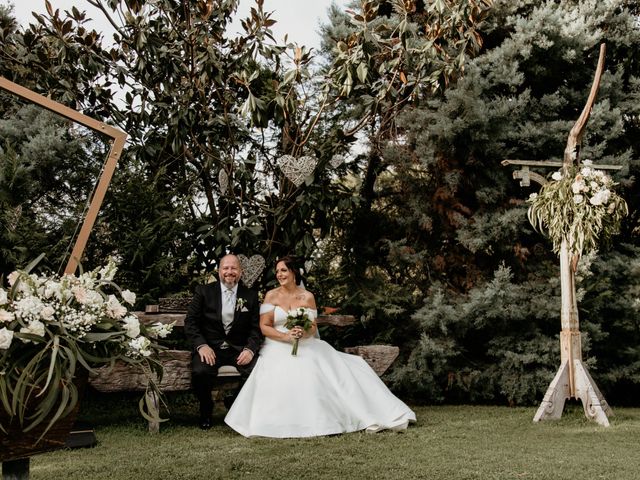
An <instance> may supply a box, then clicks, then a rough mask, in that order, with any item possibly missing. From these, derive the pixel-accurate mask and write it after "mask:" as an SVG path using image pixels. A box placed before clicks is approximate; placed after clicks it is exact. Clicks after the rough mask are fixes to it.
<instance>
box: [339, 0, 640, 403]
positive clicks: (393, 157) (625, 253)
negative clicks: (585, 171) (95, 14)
mask: <svg viewBox="0 0 640 480" xmlns="http://www.w3.org/2000/svg"><path fill="white" fill-rule="evenodd" d="M636 13H637V12H636ZM483 31H484V32H485V35H486V37H485V50H484V51H483V52H482V53H481V54H480V55H479V56H478V57H477V58H475V59H474V60H473V61H471V62H470V63H469V64H468V65H467V67H466V69H465V76H464V78H462V79H460V80H459V81H458V82H457V83H456V84H455V85H453V86H451V87H450V88H449V89H447V90H446V91H445V92H444V93H443V95H442V96H440V97H438V98H434V97H431V98H428V99H424V101H422V102H421V104H420V105H419V106H417V107H416V108H411V109H406V110H405V112H404V113H403V114H402V116H401V117H400V118H399V120H398V129H399V133H398V135H397V136H396V137H395V138H394V139H392V141H389V142H388V143H387V144H386V146H385V147H384V148H383V150H382V151H383V153H384V155H383V159H384V160H383V161H384V163H383V164H384V171H383V173H382V174H381V175H380V176H379V178H378V181H377V183H376V196H375V201H374V203H373V207H372V209H371V211H370V215H369V218H368V219H367V222H369V224H371V225H376V228H375V229H371V228H369V229H361V230H360V231H359V236H358V237H357V238H358V243H357V245H358V257H357V258H356V259H355V260H354V261H357V262H358V263H359V268H358V270H357V278H353V279H351V278H350V279H349V283H351V284H356V285H358V287H360V288H359V289H358V290H359V292H361V295H359V296H357V297H356V298H355V299H354V302H353V303H354V307H353V308H358V307H361V308H363V313H366V314H368V315H370V317H371V320H370V321H369V322H368V330H369V332H370V335H371V337H373V338H375V339H377V340H379V341H392V342H393V343H398V344H403V345H404V346H405V353H406V355H407V356H406V358H405V363H404V365H403V366H402V367H400V368H396V369H395V371H394V373H393V374H392V377H391V378H392V379H393V381H394V382H395V386H396V387H397V388H402V389H403V390H404V391H406V392H407V393H413V394H415V395H416V397H415V398H416V399H422V400H424V401H501V402H509V403H534V402H535V401H536V400H539V399H540V398H541V397H542V394H543V393H544V391H545V389H546V387H547V385H548V383H549V382H550V380H551V378H552V377H553V372H554V371H555V370H556V369H557V367H558V364H559V342H558V332H559V330H560V321H559V310H560V301H559V294H560V292H559V285H558V281H557V276H558V265H557V262H558V260H557V257H556V256H555V255H554V254H553V253H552V249H551V244H550V243H549V242H548V241H546V240H545V239H544V237H543V236H541V235H540V234H538V233H537V232H534V231H533V230H532V228H531V226H530V225H529V223H528V221H527V217H526V206H525V204H524V199H526V198H527V197H528V196H529V194H530V193H531V192H535V191H537V188H538V187H537V186H536V185H535V184H532V186H531V187H528V188H520V187H519V186H518V184H517V182H515V181H514V180H513V179H512V178H511V173H512V172H511V169H513V168H514V167H509V168H505V167H503V166H501V161H502V160H504V159H530V160H556V161H561V160H562V153H563V151H564V147H565V144H566V141H567V136H568V133H569V131H570V129H571V127H572V125H573V124H574V123H575V121H576V120H577V118H578V116H579V114H580V111H581V110H582V108H583V106H584V103H585V102H586V98H587V95H588V92H589V89H590V86H591V82H592V79H593V75H594V72H595V65H596V61H597V56H598V50H599V44H600V42H602V41H605V42H606V43H607V52H608V55H607V63H606V66H607V69H606V73H605V75H604V77H603V80H602V85H601V89H600V93H599V97H598V99H599V100H598V101H597V102H596V105H595V107H594V109H593V112H592V115H591V119H590V121H589V123H588V125H587V130H586V134H585V137H584V140H583V148H582V158H583V159H591V160H593V161H594V162H595V163H605V164H607V163H610V164H618V165H623V166H624V169H623V170H622V172H620V173H618V174H617V175H616V178H615V179H616V181H619V182H620V183H621V186H622V187H623V190H622V195H623V197H625V198H626V199H627V201H628V203H629V207H630V216H629V217H628V218H627V219H626V220H625V221H624V224H623V226H622V234H621V236H620V237H618V238H617V240H616V241H617V242H618V243H615V242H614V245H613V247H614V250H613V252H611V253H610V254H608V256H603V257H599V258H597V259H596V260H594V261H593V264H592V265H591V268H592V272H591V273H592V274H591V275H590V276H589V277H588V278H586V279H585V280H584V281H583V283H582V284H581V288H583V289H584V292H581V294H580V300H581V302H580V303H579V307H580V315H581V321H582V331H583V337H584V345H583V351H584V354H585V357H586V358H588V359H589V364H590V365H591V366H592V370H593V372H594V376H595V378H596V381H597V382H599V385H601V387H602V388H603V389H604V391H605V392H606V394H605V395H607V396H609V397H610V398H612V399H616V400H617V401H624V399H630V398H632V392H634V391H637V388H638V383H637V373H638V370H637V368H638V360H639V359H640V350H639V349H638V343H639V340H640V330H639V329H638V322H637V320H636V315H637V313H636V308H637V305H636V300H635V297H634V296H633V294H630V293H629V290H630V285H633V284H634V283H635V282H636V281H637V280H636V277H635V274H634V273H631V272H633V271H634V270H633V268H632V265H634V263H635V259H636V257H637V248H636V246H635V245H636V244H637V241H638V239H637V236H636V234H635V232H636V228H637V207H638V205H637V187H636V186H635V184H634V183H633V178H634V176H636V175H637V169H638V159H639V158H640V156H639V153H640V152H639V151H638V146H637V142H635V138H637V137H638V119H639V118H640V111H639V106H638V105H639V104H638V102H637V98H638V93H639V87H640V83H639V82H638V78H639V76H638V75H639V73H640V72H639V71H638V65H637V63H636V62H635V61H633V60H631V61H630V60H629V59H630V58H632V57H634V54H633V51H634V50H633V49H634V48H637V46H638V44H639V42H640V29H638V26H637V17H636V16H634V15H632V13H631V12H629V10H628V9H625V8H624V2H619V1H608V2H593V1H581V2H507V1H502V2H496V4H495V5H494V8H493V9H492V11H491V15H490V16H489V17H488V18H487V20H486V22H485V24H484V26H483ZM539 172H540V173H542V174H543V175H547V174H550V173H551V171H549V170H544V169H542V170H539ZM348 228H350V226H349V225H348V224H345V229H348ZM620 242H624V245H623V244H621V243H620ZM611 258H617V259H621V258H624V259H625V260H624V261H622V260H619V261H618V262H616V264H617V265H618V267H619V269H620V270H621V271H616V270H614V269H613V268H605V267H604V266H605V265H607V262H608V261H609V262H610V261H611V260H610V259H611ZM586 267H587V265H586V264H585V265H583V268H586ZM629 269H630V270H629ZM625 272H627V274H626V275H625ZM611 298H616V302H610V301H607V300H606V299H609V300H610V299H611ZM391 324H392V325H391ZM613 345H618V346H619V349H620V352H616V351H615V348H612V346H613ZM622 352H624V353H622ZM621 371H624V372H625V373H624V379H623V378H622V376H621V375H620V374H619V372H621Z"/></svg>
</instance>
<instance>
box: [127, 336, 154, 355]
mask: <svg viewBox="0 0 640 480" xmlns="http://www.w3.org/2000/svg"><path fill="white" fill-rule="evenodd" d="M150 346H151V341H150V340H149V339H148V338H146V337H136V338H134V339H133V340H130V341H129V348H130V349H131V351H130V356H131V357H132V358H139V357H148V356H149V355H151V353H152V352H151V350H150V348H149V347H150Z"/></svg>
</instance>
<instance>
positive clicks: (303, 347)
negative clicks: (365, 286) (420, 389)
mask: <svg viewBox="0 0 640 480" xmlns="http://www.w3.org/2000/svg"><path fill="white" fill-rule="evenodd" d="M271 310H274V327H275V328H276V329H278V330H280V331H286V330H287V329H286V328H285V327H284V325H285V323H286V319H287V312H286V311H285V310H284V309H282V308H281V307H279V306H274V305H269V304H265V305H263V306H262V307H261V313H263V312H264V311H271ZM312 312H313V313H314V314H315V311H312ZM291 348H292V345H291V344H289V343H285V342H279V341H277V340H272V339H269V338H266V339H265V342H264V345H263V346H262V348H261V350H260V356H259V358H258V361H257V363H256V366H255V367H254V369H253V371H252V373H251V375H250V376H249V378H248V379H247V381H246V383H245V384H244V386H243V387H242V390H241V391H240V393H239V394H238V397H237V398H236V400H235V402H234V403H233V406H232V407H231V409H230V410H229V412H228V413H227V416H226V417H225V422H226V423H227V424H228V425H229V426H230V427H231V428H233V429H234V430H235V431H237V432H238V433H240V434H241V435H244V436H245V437H253V436H258V437H276V438H291V437H314V436H319V435H331V434H337V433H346V432H355V431H358V430H368V431H378V430H384V429H392V430H403V429H405V428H407V425H408V424H409V423H410V422H415V420H416V416H415V413H414V412H413V411H412V410H411V409H410V408H409V407H408V406H407V405H406V404H405V403H404V402H402V401H401V400H400V399H398V398H397V397H396V396H395V395H393V394H392V393H391V392H390V391H389V389H388V388H387V386H386V385H385V384H384V383H383V382H382V380H380V378H379V377H378V375H377V374H376V373H375V372H374V371H373V370H372V369H371V367H370V366H369V365H368V364H367V363H366V362H365V361H364V360H363V359H362V358H361V357H359V356H356V355H349V354H346V353H342V352H338V351H337V350H335V349H334V348H333V347H332V346H331V345H329V344H328V343H327V342H325V341H323V340H320V339H319V338H315V337H310V338H303V339H301V340H300V344H299V347H298V354H297V355H296V356H293V355H291Z"/></svg>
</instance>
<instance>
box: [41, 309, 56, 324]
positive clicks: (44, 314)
mask: <svg viewBox="0 0 640 480" xmlns="http://www.w3.org/2000/svg"><path fill="white" fill-rule="evenodd" d="M55 313H56V309H55V308H53V307H52V306H51V305H45V306H44V307H43V308H42V310H40V318H42V320H49V321H51V320H53V316H54V314H55Z"/></svg>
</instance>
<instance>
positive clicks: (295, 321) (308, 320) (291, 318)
mask: <svg viewBox="0 0 640 480" xmlns="http://www.w3.org/2000/svg"><path fill="white" fill-rule="evenodd" d="M284 326H285V327H286V328H288V329H289V330H291V329H292V328H293V327H300V328H302V329H303V330H304V331H305V332H308V331H309V330H310V329H311V327H313V319H312V317H311V315H310V314H309V309H308V308H305V307H298V308H296V309H295V310H292V311H290V312H289V314H288V315H287V323H285V324H284ZM299 340H300V339H298V338H294V339H293V349H292V350H291V355H297V354H298V342H299Z"/></svg>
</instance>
